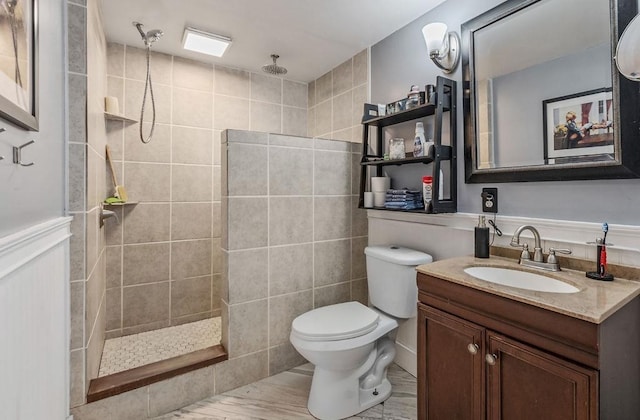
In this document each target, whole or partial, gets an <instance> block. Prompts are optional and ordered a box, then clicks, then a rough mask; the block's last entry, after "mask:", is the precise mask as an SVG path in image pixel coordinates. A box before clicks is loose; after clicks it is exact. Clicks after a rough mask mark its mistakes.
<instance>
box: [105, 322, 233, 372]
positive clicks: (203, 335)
mask: <svg viewBox="0 0 640 420" xmlns="http://www.w3.org/2000/svg"><path fill="white" fill-rule="evenodd" d="M220 331H221V330H220V317H215V318H209V319H203V320H202V321H196V322H190V323H188V324H183V325H178V326H175V327H168V328H162V329H159V330H155V331H147V332H143V333H140V334H132V335H127V336H124V337H118V338H112V339H109V340H107V341H105V343H104V349H103V350H102V360H101V362H100V373H99V374H98V376H99V377H102V376H106V375H111V374H112V373H117V372H122V371H125V370H129V369H132V368H135V367H139V366H143V365H147V364H149V363H153V362H157V361H160V360H165V359H169V358H171V357H175V356H180V355H182V354H186V353H190V352H192V351H196V350H201V349H204V348H207V347H210V346H213V345H216V344H220Z"/></svg>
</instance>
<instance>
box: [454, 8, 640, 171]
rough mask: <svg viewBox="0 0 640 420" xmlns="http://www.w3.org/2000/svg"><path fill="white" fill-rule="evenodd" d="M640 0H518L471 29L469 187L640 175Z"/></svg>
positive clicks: (467, 59) (465, 29)
mask: <svg viewBox="0 0 640 420" xmlns="http://www.w3.org/2000/svg"><path fill="white" fill-rule="evenodd" d="M637 9H638V6H637V2H636V1H635V0H634V1H630V0H591V1H589V2H585V1H584V0H508V1H506V2H504V3H501V4H500V5H498V6H497V7H495V8H493V9H491V10H489V11H487V12H486V13H484V14H482V15H480V16H478V17H476V18H474V19H472V20H470V21H468V22H466V23H464V24H463V25H462V54H463V55H462V65H463V95H464V96H463V107H464V124H465V127H464V132H465V175H466V182H467V183H485V182H514V181H561V180H575V179H601V178H635V177H638V176H640V131H639V130H640V122H639V118H638V114H640V107H639V104H640V101H639V98H640V94H639V93H640V84H639V83H636V82H632V81H630V80H627V79H625V78H624V77H619V73H618V71H617V69H616V67H615V63H614V61H613V59H612V57H613V55H614V51H615V46H616V44H617V41H618V38H619V37H620V35H621V34H622V31H623V30H624V28H625V27H626V25H627V24H628V23H629V22H630V21H631V19H632V18H633V17H634V16H635V15H636V13H637Z"/></svg>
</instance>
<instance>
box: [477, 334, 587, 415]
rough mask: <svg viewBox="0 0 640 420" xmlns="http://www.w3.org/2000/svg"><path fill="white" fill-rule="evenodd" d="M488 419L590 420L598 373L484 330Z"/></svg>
mask: <svg viewBox="0 0 640 420" xmlns="http://www.w3.org/2000/svg"><path fill="white" fill-rule="evenodd" d="M486 359H487V394H488V395H487V404H488V407H487V413H488V418H489V419H490V420H498V419H501V420H540V419H545V420H567V419H572V420H595V419H596V418H597V392H598V388H597V386H598V385H597V384H598V373H597V371H595V370H590V369H586V368H583V367H581V366H578V365H576V364H574V363H571V362H568V361H566V360H563V359H560V358H557V357H555V356H552V355H550V354H547V353H544V352H542V351H540V350H537V349H534V348H531V347H528V346H526V345H524V344H522V343H519V342H517V341H514V340H511V339H508V338H506V337H503V336H500V335H498V334H495V333H493V332H488V354H487V356H486Z"/></svg>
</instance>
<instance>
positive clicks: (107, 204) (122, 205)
mask: <svg viewBox="0 0 640 420" xmlns="http://www.w3.org/2000/svg"><path fill="white" fill-rule="evenodd" d="M102 204H103V205H104V206H105V207H107V206H113V207H124V206H135V205H136V204H138V201H126V202H124V203H105V202H103V203H102Z"/></svg>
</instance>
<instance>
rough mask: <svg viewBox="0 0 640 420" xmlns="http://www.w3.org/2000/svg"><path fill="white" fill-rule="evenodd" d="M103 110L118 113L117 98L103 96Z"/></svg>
mask: <svg viewBox="0 0 640 420" xmlns="http://www.w3.org/2000/svg"><path fill="white" fill-rule="evenodd" d="M104 111H105V112H108V113H109V114H115V115H120V107H119V106H118V98H116V97H115V96H107V97H105V98H104Z"/></svg>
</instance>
